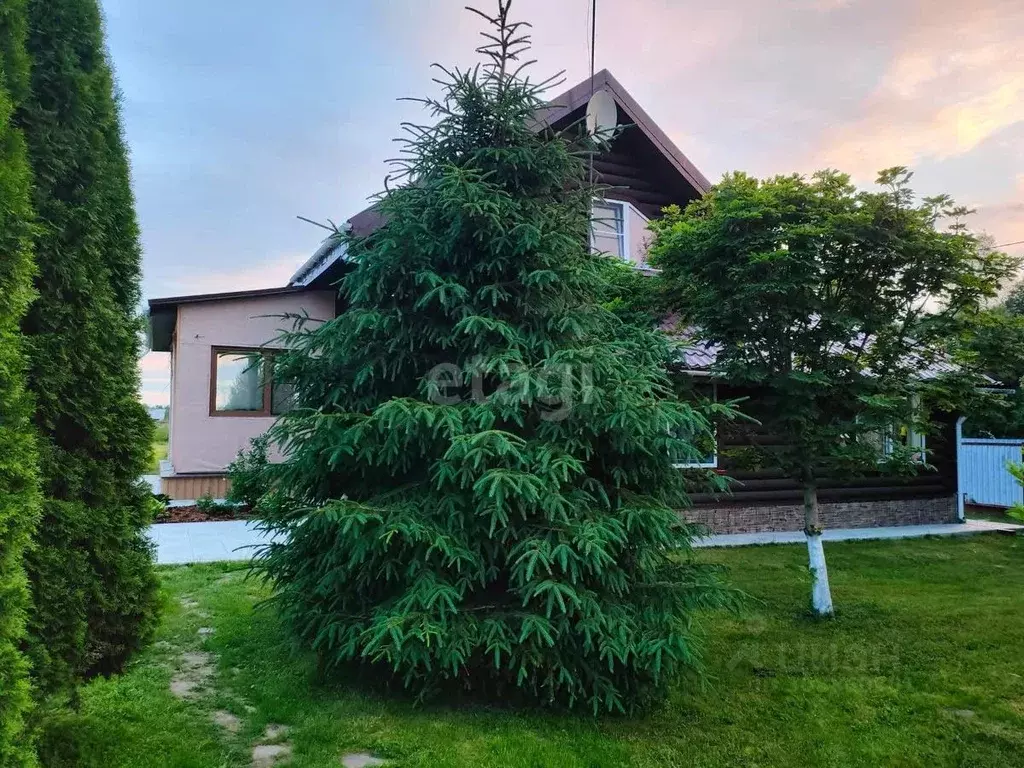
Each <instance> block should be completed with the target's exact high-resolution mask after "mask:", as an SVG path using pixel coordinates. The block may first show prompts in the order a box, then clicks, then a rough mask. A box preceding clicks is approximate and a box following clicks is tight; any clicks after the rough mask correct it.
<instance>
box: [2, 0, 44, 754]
mask: <svg viewBox="0 0 1024 768" xmlns="http://www.w3.org/2000/svg"><path fill="white" fill-rule="evenodd" d="M24 37H25V5H24V3H23V2H21V0H4V3H3V4H2V5H0V766H24V765H32V764H34V758H33V753H32V750H31V748H30V745H29V744H28V743H27V741H28V740H27V738H26V734H25V715H26V713H27V711H28V709H29V706H30V704H31V696H30V694H29V681H28V662H27V660H26V659H25V657H24V656H23V655H22V653H21V644H22V642H23V641H24V638H25V620H26V608H27V606H28V596H29V595H28V585H27V582H26V579H25V567H24V558H25V548H26V546H27V544H28V542H29V539H30V537H31V535H32V531H33V529H34V527H35V523H36V518H37V516H38V514H39V499H38V491H39V489H38V477H37V472H36V452H35V441H34V435H33V430H32V405H31V399H30V397H29V395H28V392H27V390H26V389H25V357H24V350H23V346H24V345H23V343H22V338H21V331H20V323H21V319H22V317H23V316H24V314H25V310H26V309H27V308H28V305H29V302H30V301H31V299H32V297H33V293H32V271H33V268H34V266H33V261H32V248H31V245H32V229H31V226H32V211H31V205H30V180H29V179H30V174H29V167H28V161H27V159H26V157H25V143H24V140H23V138H22V136H21V133H20V132H19V131H18V130H17V129H15V128H14V127H13V125H12V124H11V118H12V115H13V111H14V100H15V99H16V98H19V99H20V98H22V97H23V96H24V94H25V88H26V86H27V77H28V66H27V64H28V61H27V58H26V56H25V50H24Z"/></svg>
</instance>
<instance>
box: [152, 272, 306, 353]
mask: <svg viewBox="0 0 1024 768" xmlns="http://www.w3.org/2000/svg"><path fill="white" fill-rule="evenodd" d="M305 290H307V289H306V287H305V286H296V285H286V286H282V287H280V288H259V289H256V290H252V291H225V292H221V293H197V294H191V295H188V296H168V297H164V298H159V299H150V300H149V327H148V336H149V348H150V350H151V351H153V352H170V351H171V344H172V343H173V341H174V326H175V325H176V324H177V321H178V307H180V306H181V305H183V304H202V303H205V302H212V301H232V300H235V299H254V298H260V297H262V296H282V295H286V294H290V293H302V292H303V291H305Z"/></svg>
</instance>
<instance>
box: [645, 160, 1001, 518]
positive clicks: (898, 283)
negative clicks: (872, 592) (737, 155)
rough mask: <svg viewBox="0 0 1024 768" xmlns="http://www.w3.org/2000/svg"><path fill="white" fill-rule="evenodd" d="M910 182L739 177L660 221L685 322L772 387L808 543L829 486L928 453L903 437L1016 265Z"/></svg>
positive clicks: (772, 408)
mask: <svg viewBox="0 0 1024 768" xmlns="http://www.w3.org/2000/svg"><path fill="white" fill-rule="evenodd" d="M910 177H911V174H910V173H909V172H908V171H907V170H906V169H904V168H891V169H888V170H886V171H883V172H882V173H881V174H880V175H879V178H878V183H879V185H881V187H882V188H881V189H880V190H879V191H865V190H857V189H856V188H855V187H854V186H853V185H851V183H850V180H849V177H847V176H846V175H843V174H841V173H838V172H834V171H824V172H820V173H817V174H815V175H814V176H812V177H811V178H806V177H802V176H780V177H775V178H772V179H767V180H763V181H761V180H758V179H755V178H752V177H750V176H747V175H744V174H741V173H736V174H731V175H728V176H726V177H725V178H724V179H723V181H722V182H721V183H719V184H718V185H716V186H715V187H714V188H713V189H712V190H711V191H710V192H709V193H708V194H707V195H705V196H704V197H703V198H701V199H700V200H696V201H694V202H692V203H691V204H690V205H689V206H687V208H686V209H685V210H679V209H678V208H675V209H671V210H669V211H668V213H667V215H666V216H665V217H664V218H663V219H661V220H658V221H655V222H653V223H652V228H653V230H654V232H655V240H654V243H653V245H652V247H651V252H650V260H651V263H652V264H653V265H654V266H656V267H658V268H660V269H661V279H662V281H663V285H664V288H665V292H666V296H667V297H668V299H669V301H670V303H671V304H672V306H674V307H676V308H678V310H679V311H680V312H681V313H682V317H683V322H684V324H685V326H686V327H687V328H688V329H689V330H690V331H691V332H692V334H693V336H694V337H695V338H699V340H700V341H702V342H704V343H707V344H710V345H712V346H714V347H716V348H717V350H718V352H717V362H716V365H715V373H716V375H718V376H719V377H721V378H722V379H723V380H725V381H728V382H729V383H731V384H734V385H739V386H748V387H753V388H757V389H758V391H759V392H760V393H761V396H759V397H758V398H756V399H752V400H751V401H750V402H749V403H748V404H746V405H745V406H744V408H745V410H746V411H747V412H748V413H750V415H752V416H754V417H755V418H757V419H758V420H759V421H761V422H762V424H763V425H764V426H765V431H766V432H768V433H770V434H771V435H775V436H777V438H778V439H776V440H774V441H771V444H755V445H754V451H755V452H756V453H759V454H760V455H761V457H762V461H763V462H764V463H766V464H767V465H768V466H773V467H778V468H781V469H783V470H784V471H785V472H786V473H788V474H789V475H790V476H791V477H792V478H794V479H796V480H798V481H799V482H800V483H801V484H802V485H803V487H804V492H805V512H806V514H805V521H806V530H807V533H808V536H809V537H814V536H817V534H818V533H819V532H820V521H819V519H818V505H817V490H816V489H817V484H818V481H819V479H820V478H822V477H844V476H846V477H849V476H851V475H856V474H861V473H866V472H877V471H878V470H879V469H880V468H881V469H887V470H889V471H894V472H912V471H915V467H916V466H918V465H919V464H920V462H921V461H922V460H923V459H924V458H925V457H924V456H922V455H920V454H921V451H920V446H919V445H912V444H908V443H906V442H901V441H900V440H898V439H894V438H895V437H896V436H897V427H898V425H911V426H912V428H911V429H908V430H907V433H908V434H912V433H914V432H915V431H917V432H920V431H921V430H925V429H926V428H927V424H926V423H925V422H924V421H922V415H921V414H920V413H919V412H917V408H916V407H915V403H916V402H917V400H918V398H917V395H919V394H920V392H921V390H922V388H923V387H922V385H923V383H924V382H931V383H935V382H937V381H938V379H939V378H940V377H939V373H941V371H942V370H943V367H942V366H941V365H938V364H939V363H941V362H943V361H944V355H945V349H946V341H947V339H948V338H949V337H950V336H951V335H952V334H954V333H956V332H957V329H958V328H959V327H960V323H961V322H962V320H963V318H964V317H965V316H968V315H970V314H972V313H973V312H976V311H977V309H978V307H979V306H980V303H981V301H982V300H983V299H986V298H989V297H991V296H994V295H995V293H996V290H997V288H998V285H999V282H1000V281H1001V280H1002V279H1004V278H1005V276H1006V275H1007V274H1008V272H1009V270H1010V269H1011V266H1012V265H1011V262H1010V260H1009V259H1008V258H1007V257H1006V256H1005V254H1001V253H998V252H992V251H987V250H985V249H981V248H979V247H978V245H979V244H978V240H977V239H976V238H975V237H973V236H972V235H971V234H970V233H969V232H967V231H966V228H965V226H964V224H963V223H962V221H961V219H962V217H963V216H964V215H966V213H967V211H965V210H964V209H963V208H960V207H957V206H955V205H954V204H953V203H952V201H951V200H950V199H949V198H948V197H946V196H941V197H935V198H925V199H924V200H921V201H917V200H916V199H915V197H914V194H913V192H912V190H911V188H910V186H909V182H910ZM943 219H948V220H951V221H952V224H951V225H950V226H949V228H948V229H946V230H945V231H943V230H942V229H940V226H939V225H940V222H941V220H943ZM881 446H884V450H882V451H880V450H879V448H880V447H881Z"/></svg>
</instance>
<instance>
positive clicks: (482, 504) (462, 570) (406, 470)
mask: <svg viewBox="0 0 1024 768" xmlns="http://www.w3.org/2000/svg"><path fill="white" fill-rule="evenodd" d="M507 13H508V2H507V0H502V1H501V2H500V3H499V13H498V16H497V17H496V18H495V19H493V20H491V21H492V23H493V25H494V29H493V39H495V40H497V41H498V42H496V43H495V44H494V45H489V46H488V47H486V48H485V49H483V50H484V51H485V53H486V54H487V55H488V56H490V57H491V59H492V60H491V62H490V64H488V65H487V66H485V67H483V68H477V69H474V70H471V71H469V72H460V71H454V72H451V73H449V74H448V76H447V78H446V80H445V85H444V89H445V96H444V98H443V100H442V101H440V102H433V101H428V102H427V104H428V105H429V107H430V108H431V109H432V110H433V112H434V114H435V115H436V116H438V117H439V118H440V120H439V122H438V123H437V125H435V126H434V127H432V128H415V129H413V134H414V136H415V137H416V138H414V139H413V140H412V141H410V142H409V144H408V146H407V149H408V153H409V159H408V161H407V163H405V165H404V170H405V172H406V173H407V174H408V178H409V179H410V181H411V182H412V183H409V184H408V185H406V186H402V187H398V188H392V189H391V190H390V191H389V192H387V193H385V194H384V195H382V197H381V199H380V201H379V205H378V209H379V212H380V214H381V216H382V218H383V220H384V223H383V225H382V226H381V227H380V228H379V229H377V230H376V231H375V232H373V233H372V234H370V235H369V236H367V237H355V236H342V237H343V238H344V241H345V244H346V247H347V249H348V259H350V261H351V264H352V272H351V274H349V275H348V276H347V277H346V278H345V280H344V282H343V285H342V294H343V297H344V299H345V301H346V303H347V306H348V307H349V308H348V309H347V311H346V312H344V313H343V314H341V315H340V316H338V317H337V318H336V319H334V320H331V321H329V322H326V323H323V324H320V325H317V326H316V327H314V324H313V323H312V322H310V321H303V320H301V319H300V320H299V321H298V326H297V328H296V329H295V330H293V331H292V332H289V333H286V334H284V335H283V336H282V339H281V341H282V342H283V343H284V345H285V346H287V347H289V348H290V349H291V350H292V351H290V352H286V353H284V354H281V355H279V356H278V358H277V360H276V363H275V375H277V376H280V377H281V378H282V379H283V380H287V381H289V382H290V383H292V384H293V385H294V387H295V390H296V392H297V407H296V408H295V409H294V410H292V411H290V412H289V413H288V414H287V415H285V416H284V417H282V418H281V419H280V420H279V421H278V422H277V423H276V424H275V426H274V427H272V429H271V431H270V438H271V440H272V442H275V443H277V444H278V445H280V446H281V447H282V449H283V453H284V454H285V456H286V460H285V461H284V462H283V463H281V464H271V465H269V466H268V467H267V469H266V474H265V475H264V476H265V477H266V479H267V482H266V483H265V487H266V488H269V489H270V490H269V491H268V493H267V494H266V495H265V496H264V497H263V498H262V499H260V501H259V503H258V504H257V510H258V515H259V516H260V518H261V522H262V525H263V526H264V527H265V528H267V529H269V530H270V531H273V532H276V533H280V534H282V535H281V536H279V537H278V538H277V539H276V543H274V544H271V545H269V546H267V547H266V549H265V550H264V551H263V552H262V553H261V554H260V556H259V557H258V559H257V560H256V562H255V568H256V570H257V572H259V573H261V574H262V575H263V576H265V577H266V578H267V579H269V580H270V581H271V582H272V583H273V584H274V586H275V587H276V598H275V599H276V601H277V604H278V606H279V608H280V610H281V612H282V614H283V616H284V618H285V619H286V620H287V622H288V623H289V624H290V626H291V627H292V628H293V630H294V631H295V633H296V634H297V635H298V637H299V638H300V639H301V640H302V641H303V642H304V643H305V644H307V645H308V646H310V647H312V648H314V649H315V650H316V651H317V653H318V654H319V655H320V657H321V659H322V660H323V662H324V665H325V666H326V667H327V668H328V669H331V668H335V669H336V668H338V667H339V666H342V665H347V664H349V663H353V662H355V663H360V664H364V665H368V666H370V667H372V668H373V669H374V670H375V671H380V670H385V671H388V672H390V673H391V674H392V675H393V676H394V677H395V678H396V679H398V680H400V681H402V682H403V683H404V684H405V685H407V686H409V687H410V688H412V689H414V690H416V691H418V692H419V693H420V694H421V695H426V694H427V693H429V692H432V691H434V690H438V689H452V690H459V691H469V692H474V693H477V694H482V695H486V696H489V697H494V698H500V699H502V700H505V701H508V700H516V699H522V700H526V701H531V702H539V703H542V704H545V705H565V706H570V707H572V706H585V707H587V708H590V709H591V710H592V711H594V712H598V711H602V710H614V711H626V710H630V709H633V708H635V707H637V706H640V705H642V704H643V703H645V702H646V701H648V699H649V697H650V696H651V695H653V694H655V693H657V692H658V691H659V690H660V689H663V687H664V686H665V685H666V683H667V682H668V681H669V680H671V679H673V678H674V677H675V676H676V675H677V673H679V672H681V671H682V670H694V669H697V668H698V667H699V660H700V656H701V654H700V647H699V643H698V637H697V636H698V628H697V619H696V615H697V612H698V611H699V610H701V609H702V608H707V607H710V606H719V605H723V604H726V603H728V602H729V601H730V593H729V592H728V591H726V590H725V589H724V588H723V587H722V586H721V584H720V581H719V575H718V573H717V571H716V570H715V569H714V568H712V567H710V566H707V565H702V564H699V563H697V562H695V561H694V560H693V559H692V558H691V557H690V541H691V536H692V535H693V529H692V528H691V527H690V526H689V525H687V524H684V523H681V522H680V519H679V516H678V514H677V512H676V510H675V507H676V506H678V505H681V504H683V503H685V494H684V490H683V485H682V483H683V480H682V478H681V477H680V475H679V473H678V472H676V471H675V470H673V468H672V466H671V463H670V459H669V456H670V454H676V455H680V454H681V455H695V452H696V448H695V447H694V446H693V445H692V444H691V443H689V442H687V441H685V440H681V439H676V438H674V437H673V436H672V434H673V430H674V429H676V428H678V429H680V430H681V431H684V432H689V433H690V434H695V435H700V434H706V432H707V430H708V424H707V422H706V421H705V420H704V419H703V418H701V417H700V416H699V415H698V414H697V413H696V412H695V411H694V410H693V409H692V408H691V407H690V406H688V405H687V404H685V403H681V402H679V401H677V400H675V399H674V398H673V397H672V395H671V388H670V385H669V382H668V381H667V379H666V376H665V374H664V371H663V368H662V364H663V363H664V362H665V360H666V359H667V358H668V350H667V348H666V345H665V342H664V341H663V339H661V338H660V337H659V336H658V335H656V334H655V333H653V332H651V331H645V330H642V329H631V330H630V332H628V333H625V332H624V330H626V329H625V328H624V326H623V324H622V321H621V320H619V319H618V318H616V316H615V315H614V313H613V312H612V311H611V310H609V309H608V308H606V307H602V306H601V304H600V303H599V301H600V300H601V299H600V294H601V284H600V274H601V268H600V262H601V257H599V256H596V255H594V254H592V253H591V252H590V251H589V248H588V246H587V242H588V227H589V217H590V209H591V201H592V197H593V195H594V194H595V193H596V192H597V190H595V189H594V188H593V187H591V186H589V185H588V183H587V164H586V159H585V158H586V154H587V153H588V152H590V151H593V150H594V149H595V146H594V144H593V143H591V142H590V141H589V140H587V139H585V138H581V139H578V140H573V139H571V138H569V137H566V136H564V135H561V134H553V133H550V132H542V133H537V132H535V131H534V130H533V127H532V126H533V125H534V116H535V114H536V112H537V110H538V109H539V108H540V107H541V106H542V102H541V99H540V96H539V94H540V93H541V89H542V87H543V84H541V85H535V84H532V83H530V82H528V81H526V80H523V79H521V78H520V77H519V76H518V74H517V73H518V70H517V69H516V67H517V65H516V64H515V61H516V59H517V56H518V55H520V54H521V53H522V52H523V50H524V47H523V46H522V45H521V43H522V42H523V41H524V40H525V38H522V37H521V35H520V33H521V31H522V27H521V25H519V24H513V23H510V22H508V20H507ZM517 38H519V40H517Z"/></svg>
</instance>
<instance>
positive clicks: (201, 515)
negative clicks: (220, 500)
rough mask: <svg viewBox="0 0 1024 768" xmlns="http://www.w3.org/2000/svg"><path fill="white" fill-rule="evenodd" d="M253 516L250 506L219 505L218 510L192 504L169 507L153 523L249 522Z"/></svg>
mask: <svg viewBox="0 0 1024 768" xmlns="http://www.w3.org/2000/svg"><path fill="white" fill-rule="evenodd" d="M251 516H252V513H251V511H250V510H249V506H248V505H246V504H240V505H239V506H233V505H226V504H222V505H218V506H217V508H216V509H209V508H204V507H201V506H199V505H197V504H190V505H188V506H187V507H186V506H181V507H167V508H166V509H164V511H163V512H161V513H160V514H159V515H157V516H156V519H155V520H154V521H153V522H154V523H156V524H158V525H159V524H160V523H214V522H223V521H225V520H248V519H249V518H250V517H251Z"/></svg>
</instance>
